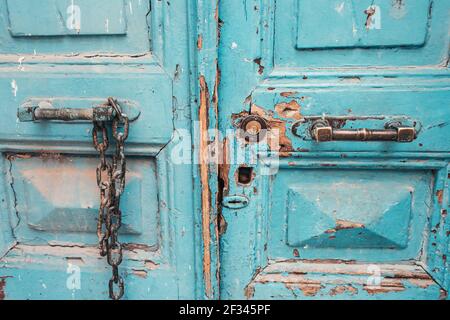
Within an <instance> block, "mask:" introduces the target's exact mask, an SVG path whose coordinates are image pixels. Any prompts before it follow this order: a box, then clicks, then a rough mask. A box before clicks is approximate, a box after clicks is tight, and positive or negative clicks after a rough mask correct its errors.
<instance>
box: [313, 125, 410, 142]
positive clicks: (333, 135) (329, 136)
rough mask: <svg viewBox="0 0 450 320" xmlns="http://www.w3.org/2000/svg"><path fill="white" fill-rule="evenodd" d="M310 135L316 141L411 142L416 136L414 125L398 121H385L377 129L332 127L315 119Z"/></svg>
mask: <svg viewBox="0 0 450 320" xmlns="http://www.w3.org/2000/svg"><path fill="white" fill-rule="evenodd" d="M310 134H311V137H312V138H313V139H314V140H316V141H317V142H327V141H395V142H412V141H414V140H415V139H416V138H417V131H416V129H415V128H414V127H407V126H403V125H402V124H401V123H400V122H393V123H387V124H386V125H385V129H384V130H379V129H366V128H362V129H334V128H333V127H332V126H331V125H330V124H329V123H328V122H327V121H324V120H316V121H314V122H313V123H312V125H311V127H310Z"/></svg>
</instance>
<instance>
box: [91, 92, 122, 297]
mask: <svg viewBox="0 0 450 320" xmlns="http://www.w3.org/2000/svg"><path fill="white" fill-rule="evenodd" d="M108 105H109V106H110V107H112V108H113V110H114V119H113V122H112V136H113V138H114V140H115V142H116V143H115V144H116V150H115V153H114V155H113V157H112V161H111V162H108V160H107V159H106V152H107V150H108V147H109V140H108V130H107V128H106V123H105V122H94V128H93V130H92V140H93V143H94V147H95V150H97V151H98V153H99V156H100V163H99V165H98V166H97V172H96V175H97V185H98V188H99V190H100V208H99V212H98V224H97V235H98V239H99V247H100V255H101V256H102V257H104V256H106V257H107V261H108V264H109V265H110V266H111V267H112V277H111V279H110V280H109V297H110V298H111V299H113V300H119V299H120V298H122V296H123V294H124V289H125V284H124V281H123V278H122V277H121V276H120V274H119V265H120V263H121V262H122V259H123V248H122V244H121V243H120V242H119V240H118V233H119V229H120V227H121V225H122V211H121V210H120V198H121V196H122V194H123V192H124V190H125V175H126V167H127V162H126V158H125V141H126V140H127V138H128V133H129V119H128V117H127V115H126V114H124V113H123V112H122V109H121V107H120V105H119V104H118V103H117V101H116V100H115V99H113V98H108ZM100 137H101V139H99V138H100Z"/></svg>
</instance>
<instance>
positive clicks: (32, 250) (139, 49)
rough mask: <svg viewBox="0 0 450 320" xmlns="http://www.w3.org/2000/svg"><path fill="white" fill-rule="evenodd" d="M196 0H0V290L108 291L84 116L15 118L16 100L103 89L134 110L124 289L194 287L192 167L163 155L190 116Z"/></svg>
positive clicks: (93, 157) (70, 99)
mask: <svg viewBox="0 0 450 320" xmlns="http://www.w3.org/2000/svg"><path fill="white" fill-rule="evenodd" d="M190 6H191V4H190V2H188V1H171V2H170V3H169V2H166V1H150V0H107V1H106V0H95V1H93V0H42V1H31V0H1V1H0V26H1V28H0V30H1V31H0V83H1V85H0V99H1V101H2V105H1V113H2V117H1V118H0V152H1V156H2V160H1V164H0V166H1V172H2V179H1V184H0V189H1V191H0V199H1V201H0V206H1V210H0V299H3V298H4V299H107V298H108V281H109V279H110V278H111V268H110V266H109V265H108V264H107V262H106V258H102V257H100V256H99V250H98V248H97V244H98V239H97V234H96V224H97V215H98V209H99V197H100V196H99V190H98V188H97V184H96V179H95V172H96V168H97V165H98V163H99V158H98V154H97V152H96V151H95V149H94V148H93V145H92V123H91V122H89V121H87V122H86V121H85V122H83V121H81V122H70V121H68V122H63V121H35V122H20V121H19V120H18V109H19V110H27V108H30V107H33V108H34V107H39V108H47V109H48V108H52V109H59V108H82V109H84V110H89V108H92V107H93V106H98V105H102V104H105V103H106V101H107V98H108V97H114V98H115V99H117V100H118V102H119V104H120V105H121V106H122V107H123V109H124V111H125V112H127V113H128V114H129V115H130V117H132V118H133V121H132V122H131V123H130V135H129V138H128V140H127V141H126V146H125V154H126V158H127V174H126V177H127V183H126V188H125V192H124V194H123V196H122V201H121V208H122V215H123V221H122V228H121V231H120V234H119V241H121V242H122V244H123V248H124V259H123V262H122V264H121V266H120V268H119V272H120V275H121V276H122V277H123V278H124V281H125V295H124V299H167V298H172V299H180V298H184V299H193V298H196V297H197V294H198V292H200V290H201V286H202V282H201V281H196V279H197V275H196V273H197V270H198V268H197V267H196V265H197V262H196V260H195V259H194V258H195V257H196V256H198V255H196V254H195V252H194V251H195V247H196V246H195V245H194V225H195V224H194V214H193V210H194V209H193V207H194V204H193V196H192V190H193V183H194V182H193V181H194V180H193V178H192V172H193V168H192V166H191V165H189V164H185V165H174V164H173V162H172V161H169V158H170V154H171V152H172V149H173V145H174V143H175V142H174V140H176V138H175V134H174V132H175V130H183V129H185V130H189V128H190V127H189V126H190V120H189V118H190V110H189V105H190V95H189V94H190V87H189V77H190V76H189V72H188V70H190V66H189V63H190V62H189V59H188V56H189V51H190V50H189V45H190V41H189V38H188V37H189V32H190V30H189V26H188V18H189V15H188V14H187V13H188V12H191V7H190ZM110 140H111V141H113V139H112V137H110ZM111 149H112V148H111ZM174 190H176V192H174Z"/></svg>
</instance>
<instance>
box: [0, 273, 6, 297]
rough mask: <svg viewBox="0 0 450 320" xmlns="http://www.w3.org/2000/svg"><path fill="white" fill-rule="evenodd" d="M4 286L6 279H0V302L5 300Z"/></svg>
mask: <svg viewBox="0 0 450 320" xmlns="http://www.w3.org/2000/svg"><path fill="white" fill-rule="evenodd" d="M5 286H6V279H5V278H0V300H4V299H5Z"/></svg>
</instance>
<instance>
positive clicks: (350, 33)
mask: <svg viewBox="0 0 450 320" xmlns="http://www.w3.org/2000/svg"><path fill="white" fill-rule="evenodd" d="M430 10H431V1H430V0H419V1H414V3H412V2H411V1H392V0H381V1H370V0H369V1H357V2H355V1H351V0H348V1H343V0H340V1H329V0H319V1H298V27H297V48H298V49H332V48H377V47H414V46H422V45H424V44H425V41H426V37H427V34H428V21H429V19H431V17H430V16H429V13H430ZM311 12H314V14H311Z"/></svg>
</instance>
